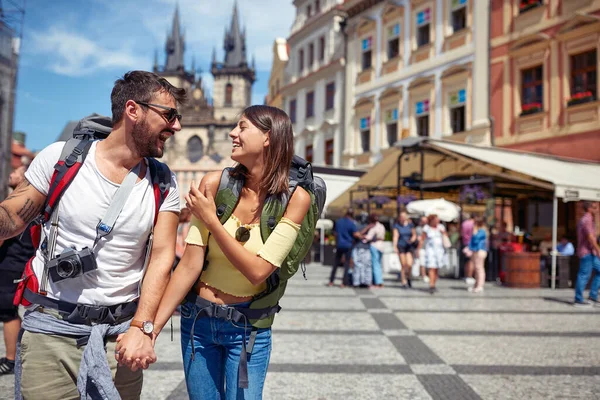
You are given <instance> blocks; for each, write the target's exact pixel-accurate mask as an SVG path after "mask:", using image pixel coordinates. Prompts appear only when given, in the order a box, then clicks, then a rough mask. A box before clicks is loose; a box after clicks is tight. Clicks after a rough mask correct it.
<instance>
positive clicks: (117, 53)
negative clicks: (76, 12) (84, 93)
mask: <svg viewBox="0 0 600 400" xmlns="http://www.w3.org/2000/svg"><path fill="white" fill-rule="evenodd" d="M31 40H32V44H31V46H32V50H33V52H35V53H38V54H43V55H45V56H46V60H47V61H48V67H49V68H50V70H52V71H54V72H55V73H57V74H60V75H67V76H84V75H90V74H92V73H94V72H96V71H99V70H110V69H124V68H125V69H132V68H141V67H143V66H147V65H148V64H149V61H150V59H151V56H150V55H148V56H146V57H144V56H142V55H135V54H133V51H131V49H127V48H123V47H122V48H109V47H104V46H102V45H101V44H99V43H97V42H94V41H92V40H91V39H88V38H87V37H85V36H83V35H82V34H79V33H74V32H69V31H67V30H65V29H62V28H59V27H51V28H50V29H49V30H48V31H47V32H33V33H32V34H31Z"/></svg>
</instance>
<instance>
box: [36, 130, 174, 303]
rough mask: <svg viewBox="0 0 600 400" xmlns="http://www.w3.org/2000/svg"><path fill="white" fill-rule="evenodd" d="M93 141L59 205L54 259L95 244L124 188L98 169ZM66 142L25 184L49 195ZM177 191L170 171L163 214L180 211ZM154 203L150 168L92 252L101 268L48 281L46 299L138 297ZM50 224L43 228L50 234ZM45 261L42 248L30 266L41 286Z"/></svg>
mask: <svg viewBox="0 0 600 400" xmlns="http://www.w3.org/2000/svg"><path fill="white" fill-rule="evenodd" d="M97 143H98V142H94V143H93V144H92V146H91V147H90V150H89V153H88V155H87V158H86V159H85V162H84V163H83V165H82V166H81V169H80V170H79V172H78V173H77V175H76V177H75V179H73V181H72V183H71V185H70V186H69V188H68V189H67V190H66V191H65V192H64V194H63V196H62V198H61V200H60V202H59V204H58V213H59V214H58V216H59V221H58V237H57V241H56V251H55V254H54V257H56V256H57V255H58V254H60V253H61V252H62V251H63V249H67V248H73V247H74V248H76V249H78V250H80V249H82V248H84V247H89V248H90V249H91V248H92V247H93V245H94V239H95V238H96V226H97V225H98V222H100V220H101V219H102V218H103V217H104V216H105V214H106V211H107V210H108V207H109V204H110V203H111V201H112V199H113V197H114V195H115V193H116V191H117V189H118V188H119V186H120V185H118V184H115V183H113V182H111V181H109V180H108V179H107V178H106V177H104V176H103V175H102V174H101V173H100V171H99V170H98V167H97V165H96V145H97ZM63 146H64V142H58V143H54V144H52V145H50V146H48V147H46V148H45V149H44V150H42V151H41V152H40V153H39V155H37V156H36V157H35V159H34V160H33V162H32V163H31V165H30V167H29V169H28V170H27V172H26V173H25V177H26V178H27V180H28V181H29V182H30V183H31V184H32V185H33V187H35V188H36V189H37V190H39V191H40V192H41V193H43V194H45V195H47V194H48V190H49V187H50V180H51V178H52V174H53V173H54V165H55V164H56V163H57V162H58V159H59V158H60V154H61V152H62V149H63ZM179 203H180V201H179V190H178V189H177V181H176V179H175V175H174V174H173V173H171V188H170V190H169V194H168V195H167V197H166V199H165V201H164V202H163V204H162V206H161V208H160V211H174V212H177V213H178V212H179V209H180V204H179ZM154 211H155V200H154V191H153V187H152V178H151V176H150V169H149V168H146V176H145V179H143V180H141V181H139V182H137V183H136V184H135V186H134V188H133V190H132V191H131V193H130V194H129V197H128V199H127V201H126V203H125V206H124V207H123V210H122V211H121V213H120V214H119V217H118V218H117V220H116V222H115V225H114V228H113V230H112V232H111V233H110V234H108V235H107V236H105V237H104V238H102V239H100V241H99V242H98V244H97V245H96V248H95V250H94V253H95V254H96V264H97V266H98V269H96V270H95V271H91V272H88V273H85V274H83V275H80V276H78V277H75V278H69V279H63V280H61V281H59V282H56V283H54V282H52V279H49V280H48V282H49V284H48V296H50V297H52V298H58V299H60V300H63V301H67V302H70V303H80V304H92V305H104V306H110V305H115V304H120V303H125V302H128V301H132V300H134V299H136V298H137V297H138V295H139V284H140V282H141V279H142V277H143V274H144V271H143V267H144V260H145V255H146V242H147V240H148V236H149V235H150V231H151V229H152V225H153V223H154ZM49 231H50V223H49V222H47V223H46V224H45V225H44V227H43V233H42V237H45V236H47V235H48V233H49ZM43 260H44V257H43V255H42V253H41V251H40V250H39V249H38V250H37V252H36V257H35V259H34V260H33V263H32V266H33V270H34V271H35V274H36V276H37V278H38V281H40V282H41V278H42V274H43V270H44V261H43Z"/></svg>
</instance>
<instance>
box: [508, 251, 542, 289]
mask: <svg viewBox="0 0 600 400" xmlns="http://www.w3.org/2000/svg"><path fill="white" fill-rule="evenodd" d="M504 268H505V274H506V276H505V282H504V285H505V286H508V287H514V288H539V287H540V279H541V277H540V253H509V252H507V253H504Z"/></svg>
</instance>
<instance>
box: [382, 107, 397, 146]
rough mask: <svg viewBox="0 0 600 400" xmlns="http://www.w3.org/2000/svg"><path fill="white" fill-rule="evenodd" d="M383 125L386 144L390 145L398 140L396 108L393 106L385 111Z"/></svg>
mask: <svg viewBox="0 0 600 400" xmlns="http://www.w3.org/2000/svg"><path fill="white" fill-rule="evenodd" d="M385 126H386V132H387V141H388V145H389V146H390V147H392V146H393V145H394V143H396V142H397V141H398V109H397V108H393V109H391V110H387V111H386V112H385Z"/></svg>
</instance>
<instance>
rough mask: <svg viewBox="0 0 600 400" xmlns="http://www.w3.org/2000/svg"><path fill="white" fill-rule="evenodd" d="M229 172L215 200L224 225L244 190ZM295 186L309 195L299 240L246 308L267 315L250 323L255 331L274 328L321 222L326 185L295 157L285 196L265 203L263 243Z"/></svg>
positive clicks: (308, 166)
mask: <svg viewBox="0 0 600 400" xmlns="http://www.w3.org/2000/svg"><path fill="white" fill-rule="evenodd" d="M231 171H232V168H226V169H225V170H223V173H222V174H221V181H220V184H219V190H218V191H217V195H216V197H215V204H216V206H217V216H218V217H219V220H220V221H221V224H224V223H225V222H226V221H227V220H228V219H229V217H230V216H231V214H232V213H233V210H234V209H235V207H236V205H237V203H238V200H239V197H240V193H241V191H242V187H243V186H244V181H243V179H236V178H234V177H232V176H231ZM298 186H300V187H302V188H303V189H305V190H306V191H307V192H308V193H309V194H310V200H311V204H310V208H309V209H308V213H307V214H306V216H305V217H304V219H303V220H302V224H301V225H300V231H299V233H298V238H297V239H296V242H295V243H294V246H293V247H292V249H291V250H290V252H289V254H288V256H287V258H286V259H285V260H284V261H283V263H282V264H281V268H277V270H275V272H273V273H272V274H271V275H270V276H269V277H268V278H267V281H266V283H267V288H266V289H265V290H264V291H263V292H262V293H259V294H258V295H256V296H255V297H254V299H252V302H251V304H250V307H249V308H250V309H253V310H263V311H264V314H265V315H267V316H266V317H265V318H262V319H254V320H253V319H251V320H250V323H251V324H252V325H253V326H254V327H255V328H268V327H270V326H271V325H272V324H273V319H274V318H275V314H276V313H277V312H279V310H281V307H280V306H279V299H281V297H283V294H284V292H285V288H286V286H287V281H288V280H289V279H290V278H291V277H292V276H294V274H295V273H296V272H297V271H298V267H299V266H300V264H301V263H302V264H303V260H304V258H305V257H306V255H307V254H308V252H309V251H310V248H311V246H312V243H313V237H314V232H315V227H316V224H317V220H318V219H319V218H320V216H321V212H322V211H323V207H324V205H325V197H326V193H327V188H326V186H325V182H324V181H323V179H321V178H320V177H318V176H313V172H312V166H311V164H310V163H309V162H308V161H306V160H304V159H302V158H300V157H298V156H294V157H293V159H292V166H291V168H290V184H289V194H286V195H284V196H270V197H268V198H267V199H266V200H265V204H264V206H263V210H262V214H261V217H260V233H261V236H262V240H263V243H264V242H266V241H267V238H268V237H269V235H270V234H271V232H273V229H275V227H276V226H277V223H278V222H279V220H280V219H281V217H282V216H283V214H284V212H285V208H286V207H287V203H288V200H289V198H290V197H291V196H292V194H293V193H294V190H295V189H296V187H298ZM303 266H304V265H303ZM206 267H207V265H206V264H205V268H206ZM303 273H304V268H303ZM305 278H306V276H305Z"/></svg>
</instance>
